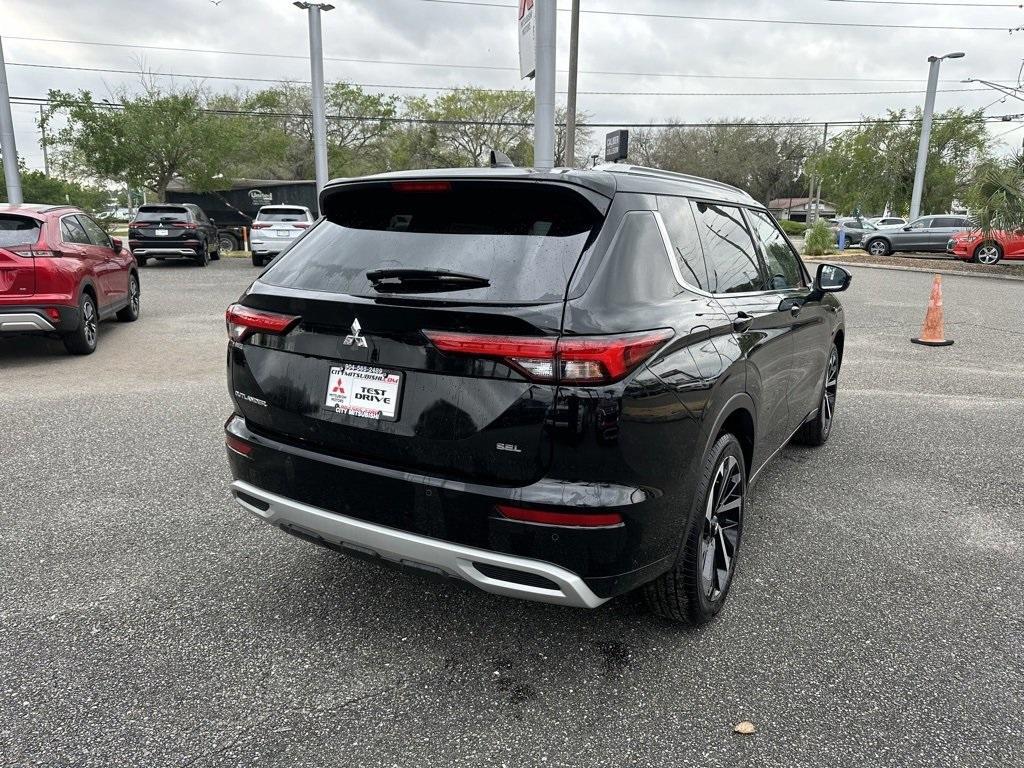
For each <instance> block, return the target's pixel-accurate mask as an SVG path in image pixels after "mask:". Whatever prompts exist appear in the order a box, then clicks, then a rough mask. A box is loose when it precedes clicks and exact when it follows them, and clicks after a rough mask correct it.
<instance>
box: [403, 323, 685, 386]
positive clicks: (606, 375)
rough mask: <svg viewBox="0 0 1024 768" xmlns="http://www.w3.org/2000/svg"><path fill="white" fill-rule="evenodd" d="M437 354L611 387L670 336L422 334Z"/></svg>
mask: <svg viewBox="0 0 1024 768" xmlns="http://www.w3.org/2000/svg"><path fill="white" fill-rule="evenodd" d="M423 333H424V335H425V336H426V337H427V338H428V339H430V341H431V343H432V344H433V345H434V346H435V347H437V348H438V349H439V350H441V351H442V352H447V353H449V354H455V355H466V356H470V357H486V358H494V359H498V360H501V361H502V362H504V363H505V364H506V365H509V366H511V367H512V368H515V369H516V370H517V371H519V372H520V373H522V374H523V375H524V376H526V378H528V379H531V380H533V381H549V382H558V383H560V384H611V383H612V382H616V381H619V380H620V379H623V378H625V377H626V376H628V375H629V374H630V373H632V372H633V371H634V370H636V368H637V367H639V366H640V365H641V364H642V363H643V362H644V361H645V360H647V359H648V358H649V357H650V356H651V355H652V354H653V353H654V352H655V351H656V350H657V349H658V348H660V347H661V346H662V345H663V344H664V343H665V342H666V341H668V340H669V339H670V338H672V331H671V330H669V329H667V328H660V329H658V330H654V331H641V332H640V333H625V334H619V335H615V336H558V337H555V336H539V337H533V336H491V335H484V334H476V333H454V332H449V331H424V332H423Z"/></svg>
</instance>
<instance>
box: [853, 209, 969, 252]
mask: <svg viewBox="0 0 1024 768" xmlns="http://www.w3.org/2000/svg"><path fill="white" fill-rule="evenodd" d="M973 226H974V225H973V224H972V223H971V220H970V219H969V218H967V217H966V216H952V215H937V216H921V217H920V218H917V219H914V220H913V221H912V222H910V223H909V224H907V225H906V226H905V227H900V228H898V229H885V230H879V231H878V232H874V233H872V234H871V235H869V236H866V237H864V238H862V239H861V241H860V245H861V248H863V249H864V250H865V251H867V252H868V253H870V254H871V255H873V256H887V255H888V254H890V253H897V252H899V251H927V252H931V253H944V252H945V251H946V243H948V242H949V238H950V237H951V236H952V235H953V234H954V233H955V232H961V231H963V230H965V229H971V228H972V227H973Z"/></svg>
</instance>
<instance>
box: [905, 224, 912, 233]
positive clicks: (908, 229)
mask: <svg viewBox="0 0 1024 768" xmlns="http://www.w3.org/2000/svg"><path fill="white" fill-rule="evenodd" d="M912 229H913V227H912V226H910V225H909V224H908V225H907V226H905V227H904V228H903V231H904V232H909V231H910V230H912Z"/></svg>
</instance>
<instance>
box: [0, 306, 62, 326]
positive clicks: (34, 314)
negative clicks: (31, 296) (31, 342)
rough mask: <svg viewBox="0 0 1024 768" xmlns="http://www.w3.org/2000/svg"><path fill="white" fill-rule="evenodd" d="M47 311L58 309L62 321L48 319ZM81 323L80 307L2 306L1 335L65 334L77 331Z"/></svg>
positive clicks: (0, 310)
mask: <svg viewBox="0 0 1024 768" xmlns="http://www.w3.org/2000/svg"><path fill="white" fill-rule="evenodd" d="M46 309H56V310H57V313H58V315H59V317H60V320H54V319H52V318H50V317H48V316H47V314H46ZM80 323H81V316H80V314H79V309H78V307H68V306H59V305H58V306H54V305H52V304H47V305H46V306H45V307H44V306H36V305H31V306H4V305H3V304H0V333H63V332H67V331H73V330H75V329H76V328H78V326H79V324H80Z"/></svg>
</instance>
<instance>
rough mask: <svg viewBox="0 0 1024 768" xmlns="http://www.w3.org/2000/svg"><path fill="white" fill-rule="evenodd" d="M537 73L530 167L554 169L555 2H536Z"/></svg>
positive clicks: (556, 18)
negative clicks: (531, 162) (531, 163)
mask: <svg viewBox="0 0 1024 768" xmlns="http://www.w3.org/2000/svg"><path fill="white" fill-rule="evenodd" d="M534 7H535V9H536V14H537V16H536V18H537V74H536V76H535V77H534V80H533V87H534V106H533V165H534V167H535V168H536V169H537V170H538V171H550V170H551V169H552V168H554V167H555V32H556V30H557V26H558V24H557V20H558V4H557V0H536V2H535V4H534Z"/></svg>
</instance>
